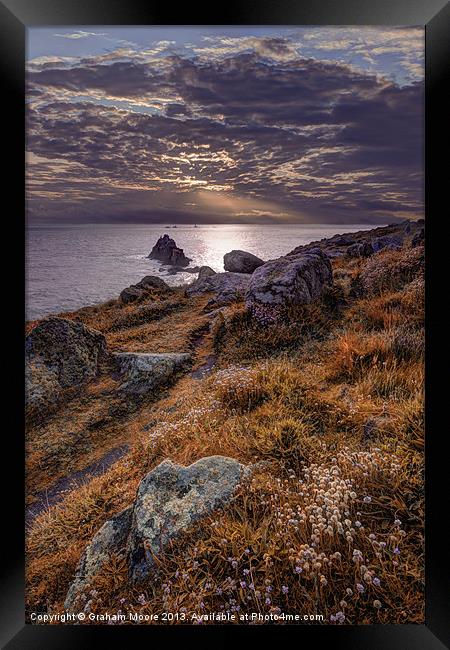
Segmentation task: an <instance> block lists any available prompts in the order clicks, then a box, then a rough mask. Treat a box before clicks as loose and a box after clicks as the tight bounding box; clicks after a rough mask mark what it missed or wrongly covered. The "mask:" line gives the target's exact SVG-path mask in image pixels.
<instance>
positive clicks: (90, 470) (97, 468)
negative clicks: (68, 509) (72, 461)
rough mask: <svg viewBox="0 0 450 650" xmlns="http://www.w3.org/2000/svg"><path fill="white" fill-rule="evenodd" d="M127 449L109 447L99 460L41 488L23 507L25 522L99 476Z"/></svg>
mask: <svg viewBox="0 0 450 650" xmlns="http://www.w3.org/2000/svg"><path fill="white" fill-rule="evenodd" d="M128 450H129V445H122V446H120V447H115V448H114V449H110V450H109V451H108V452H107V453H106V454H105V455H104V456H102V458H100V460H97V461H96V462H95V463H91V464H90V465H88V466H87V467H85V468H84V469H82V470H78V471H76V472H73V473H72V474H69V475H68V476H64V477H63V478H60V479H59V480H58V481H56V483H54V484H53V485H52V486H51V487H50V488H49V489H47V490H43V491H42V492H39V493H38V494H37V495H36V501H34V502H33V503H32V505H30V506H28V507H27V508H26V509H25V524H26V525H30V524H31V523H32V521H33V520H34V519H35V517H37V515H39V514H40V513H41V512H43V511H44V510H46V509H48V508H51V507H52V506H54V505H56V504H57V503H58V502H59V501H61V500H62V499H63V498H64V497H65V496H66V495H67V494H68V493H69V492H71V491H72V490H75V489H76V488H79V487H80V486H81V485H83V484H85V483H88V482H89V481H90V480H91V479H92V478H94V476H101V475H102V474H104V473H105V472H106V470H107V469H109V467H111V465H113V464H114V463H115V462H117V461H118V460H120V459H121V458H123V456H125V454H126V453H127V452H128Z"/></svg>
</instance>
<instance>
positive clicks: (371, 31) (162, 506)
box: [25, 25, 425, 626]
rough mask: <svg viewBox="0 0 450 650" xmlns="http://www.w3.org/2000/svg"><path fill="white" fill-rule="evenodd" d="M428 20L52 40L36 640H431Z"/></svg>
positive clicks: (35, 279) (36, 161)
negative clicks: (123, 635) (94, 629)
mask: <svg viewBox="0 0 450 650" xmlns="http://www.w3.org/2000/svg"><path fill="white" fill-rule="evenodd" d="M424 244H425V218H424V29H423V27H415V26H399V27H374V26H370V27H369V26H350V27H344V26H343V27H340V26H337V27H324V26H320V27H311V26H308V27H306V26H287V27H281V26H273V27H270V26H257V27H252V26H242V27H239V26H234V27H221V26H211V27H208V26H199V27H187V26H186V27H183V26H181V27H175V26H172V27H170V26H169V27H144V26H136V27H133V26H131V27H125V26H124V27H121V26H114V27H111V26H99V25H96V26H89V25H80V26H73V25H71V26H64V25H62V26H57V27H33V28H28V29H27V61H26V322H25V384H26V390H25V393H26V395H25V399H26V404H25V414H26V427H25V428H26V431H25V436H26V503H25V522H26V524H25V525H26V620H27V622H28V623H30V624H33V625H68V624H69V625H73V624H77V625H97V626H101V625H156V626H158V625H161V626H164V625H185V626H191V625H210V626H215V625H322V626H323V625H334V626H340V625H367V624H370V625H373V624H411V623H424V589H425V575H424V518H425V512H424V312H425V309H424V271H425V246H424Z"/></svg>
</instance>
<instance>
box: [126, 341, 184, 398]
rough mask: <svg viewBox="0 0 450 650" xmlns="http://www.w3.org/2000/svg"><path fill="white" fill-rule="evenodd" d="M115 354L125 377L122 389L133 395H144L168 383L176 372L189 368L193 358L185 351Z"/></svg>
mask: <svg viewBox="0 0 450 650" xmlns="http://www.w3.org/2000/svg"><path fill="white" fill-rule="evenodd" d="M114 356H115V359H116V362H117V365H118V369H119V372H120V374H121V375H122V376H123V379H124V382H123V384H122V385H121V386H120V390H123V391H125V392H127V393H129V394H132V395H143V394H146V393H149V392H151V391H155V390H156V389H157V388H160V387H161V386H163V385H165V384H168V383H169V382H170V380H171V379H173V377H174V375H175V374H176V373H178V372H181V371H183V370H187V368H188V366H189V362H190V360H191V357H190V355H189V354H184V353H164V354H156V353H154V354H146V353H143V352H119V353H117V354H115V355H114Z"/></svg>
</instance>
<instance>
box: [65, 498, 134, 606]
mask: <svg viewBox="0 0 450 650" xmlns="http://www.w3.org/2000/svg"><path fill="white" fill-rule="evenodd" d="M132 511H133V508H132V507H130V508H127V509H126V510H123V511H122V512H120V513H119V514H117V515H116V516H115V517H112V519H109V520H108V521H107V522H106V523H105V524H103V526H102V527H101V528H100V530H99V531H98V532H97V533H96V535H95V536H94V537H93V539H92V541H91V542H90V544H88V546H87V547H86V549H85V551H84V553H83V555H82V556H81V559H80V562H79V563H78V567H77V570H76V573H75V578H74V580H73V582H72V583H71V585H70V587H69V590H68V592H67V596H66V599H65V601H64V609H65V610H66V611H69V612H73V611H75V612H76V611H82V609H83V605H84V603H83V604H82V603H80V602H79V596H80V595H81V594H82V593H83V592H84V591H86V589H87V588H88V586H89V583H90V581H91V580H92V578H93V577H94V576H95V575H96V574H97V573H98V572H99V571H100V570H101V569H102V568H103V567H104V566H105V565H106V564H107V562H109V560H110V557H111V556H112V555H113V554H125V553H126V544H127V539H128V535H129V532H130V526H131V519H132ZM77 605H78V607H77Z"/></svg>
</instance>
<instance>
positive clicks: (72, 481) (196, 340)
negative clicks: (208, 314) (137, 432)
mask: <svg viewBox="0 0 450 650" xmlns="http://www.w3.org/2000/svg"><path fill="white" fill-rule="evenodd" d="M209 325H210V323H209V322H208V323H204V322H203V324H202V325H201V326H200V327H199V328H198V329H197V330H196V331H195V332H194V336H193V337H192V338H191V341H190V347H191V350H192V352H193V356H194V358H195V359H196V361H197V364H196V365H195V364H194V368H193V370H191V372H190V373H189V376H191V377H192V378H193V379H197V380H199V379H202V378H203V377H204V376H205V375H207V374H209V373H210V372H211V371H212V369H213V368H214V366H215V364H216V355H215V354H214V352H213V347H212V342H211V337H210V334H209ZM129 448H130V445H129V444H127V443H124V444H122V445H120V446H118V447H114V448H113V449H110V450H108V451H107V452H106V453H105V454H104V455H103V456H102V457H101V458H100V459H99V460H97V461H94V462H92V463H90V464H88V465H87V466H86V467H84V468H82V469H78V470H76V471H73V472H71V473H69V474H68V475H67V476H62V477H60V478H59V479H57V480H56V481H55V482H54V483H53V484H52V485H50V486H49V487H48V488H46V489H44V490H41V491H40V492H38V493H37V494H36V495H35V499H34V500H33V503H32V504H30V505H29V506H28V507H26V511H25V522H26V525H27V526H29V525H30V524H31V523H32V522H33V520H34V519H35V518H36V517H37V515H39V514H40V513H41V512H43V511H44V510H46V509H48V508H51V507H52V506H54V505H56V504H57V503H59V502H60V501H62V500H63V499H64V498H65V497H66V496H67V494H68V493H70V492H71V491H72V490H75V489H77V488H79V487H80V486H81V485H83V484H86V483H88V482H89V481H90V480H91V479H92V478H94V477H96V476H101V475H102V474H104V473H105V472H106V471H107V470H108V469H109V468H110V467H111V465H113V464H114V463H115V462H117V461H118V460H120V459H121V458H123V457H124V456H125V455H126V454H127V453H128V451H129Z"/></svg>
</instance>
